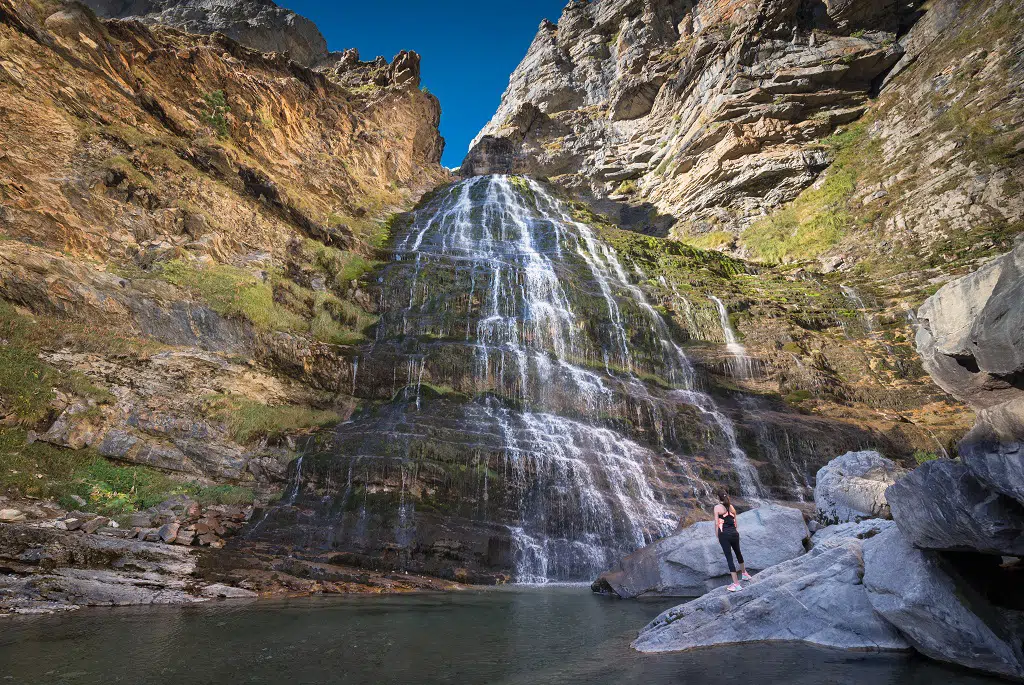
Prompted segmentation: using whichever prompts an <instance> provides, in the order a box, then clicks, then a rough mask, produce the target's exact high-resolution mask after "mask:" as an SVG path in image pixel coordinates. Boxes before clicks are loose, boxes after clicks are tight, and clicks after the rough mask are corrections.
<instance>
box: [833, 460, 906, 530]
mask: <svg viewBox="0 0 1024 685" xmlns="http://www.w3.org/2000/svg"><path fill="white" fill-rule="evenodd" d="M905 473H906V470H905V469H903V468H901V467H899V466H897V465H896V464H895V463H894V462H893V461H891V460H889V459H886V458H885V457H883V456H882V455H880V454H879V453H878V452H873V451H864V452H847V453H846V454H844V455H842V456H841V457H836V458H835V459H833V460H832V461H830V462H829V463H828V464H826V465H825V466H823V467H822V468H821V469H819V470H818V475H817V478H816V479H815V485H814V505H815V507H816V508H817V516H818V519H819V520H820V521H821V522H822V523H824V524H826V525H831V524H835V523H848V522H851V521H853V522H857V521H861V520H863V519H870V518H890V514H889V505H888V504H887V503H886V500H885V489H886V488H888V487H889V486H890V485H892V484H893V483H895V482H896V480H897V479H899V478H900V477H901V476H903V475H904V474H905Z"/></svg>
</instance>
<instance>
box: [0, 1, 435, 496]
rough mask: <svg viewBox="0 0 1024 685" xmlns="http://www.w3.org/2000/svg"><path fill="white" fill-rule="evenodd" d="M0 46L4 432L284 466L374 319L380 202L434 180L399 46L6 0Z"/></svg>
mask: <svg viewBox="0 0 1024 685" xmlns="http://www.w3.org/2000/svg"><path fill="white" fill-rule="evenodd" d="M261 11H262V10H261ZM211 16H213V15H211ZM0 46H2V50H0V150H2V152H0V235H2V237H3V239H2V240H0V298H2V299H3V302H0V323H2V327H3V333H2V337H3V338H4V341H5V344H6V345H8V348H6V349H5V355H7V356H5V357H4V364H5V369H6V371H5V372H4V373H3V374H0V376H2V378H0V415H2V417H3V419H4V428H3V429H2V431H3V432H4V435H3V437H4V441H3V442H4V445H5V446H4V448H3V449H4V451H5V454H6V451H7V449H8V448H9V447H11V445H15V444H16V443H19V441H21V438H23V437H24V436H25V434H26V433H25V431H34V433H33V432H29V433H28V437H29V439H32V436H33V435H37V436H39V439H40V440H42V441H46V442H48V443H50V444H55V445H59V446H67V447H72V448H74V449H76V450H85V452H83V453H87V454H91V455H95V454H99V455H103V456H107V457H111V458H115V459H119V460H121V461H122V462H128V463H134V464H143V465H148V466H155V467H158V468H159V469H161V470H163V471H165V472H171V473H177V474H179V475H181V476H182V477H186V478H191V479H199V480H200V481H204V482H208V481H210V480H214V481H218V482H230V483H236V484H237V483H249V484H254V483H256V484H260V483H266V482H268V481H272V480H274V479H279V478H281V477H282V476H283V474H284V469H285V466H286V465H287V463H288V461H289V459H290V458H292V457H293V456H294V453H293V452H292V449H291V448H292V447H293V443H291V442H290V440H291V437H290V436H293V435H296V434H301V433H303V432H305V431H307V430H308V429H309V428H311V427H314V426H318V425H322V424H325V423H331V422H333V421H337V420H338V419H339V417H343V416H345V415H346V414H347V413H348V412H350V411H351V409H352V406H353V403H352V401H351V399H350V398H349V397H348V396H347V394H345V392H344V390H347V389H349V388H348V387H345V388H341V387H340V386H339V385H338V384H339V380H338V378H339V368H345V369H347V368H348V367H349V366H350V362H349V361H348V359H347V357H346V354H347V353H346V350H347V349H348V348H347V347H346V345H350V344H353V343H356V342H359V341H360V340H362V339H363V331H364V330H365V329H366V328H367V326H369V325H371V324H372V322H373V321H374V318H375V314H374V310H375V307H376V303H374V302H373V301H372V300H370V299H369V298H368V297H367V295H366V294H365V285H363V284H362V280H363V279H364V278H365V276H366V273H367V272H368V271H369V270H370V269H371V268H372V267H373V266H374V265H375V264H376V259H377V257H378V256H379V253H378V250H379V248H380V246H381V245H383V243H384V242H385V241H386V239H387V233H388V228H387V222H386V219H387V218H388V216H389V215H390V214H391V213H393V212H395V211H401V210H403V209H405V208H407V207H409V206H411V205H412V204H414V203H415V201H416V200H417V199H418V197H419V196H420V195H421V194H422V193H423V192H424V191H425V190H426V189H429V188H431V187H433V186H434V185H436V184H437V183H439V182H441V181H443V180H445V179H446V178H447V172H445V171H444V170H443V169H442V168H441V166H440V165H439V160H440V156H441V151H442V148H443V140H442V139H441V137H440V136H439V134H438V130H437V124H438V120H439V115H440V108H439V105H438V102H437V100H436V99H435V98H434V97H433V96H430V95H428V94H425V93H423V92H421V91H420V90H419V89H418V87H417V86H418V79H419V58H418V56H416V55H415V54H414V53H402V54H401V55H399V57H398V58H396V59H395V61H394V62H393V63H391V64H388V63H386V62H383V61H380V62H371V63H362V62H359V60H358V56H357V55H355V54H354V53H347V57H346V59H345V60H343V61H342V62H340V63H339V64H337V65H335V66H334V67H332V69H331V70H330V72H329V73H320V72H316V71H312V70H310V69H308V68H306V67H303V66H301V65H299V64H297V63H295V62H293V61H290V60H288V59H287V58H286V57H284V56H283V55H280V54H262V53H260V52H255V51H253V50H251V49H249V48H246V47H243V46H242V45H240V44H239V43H237V42H235V41H234V40H231V39H230V38H226V37H224V36H220V35H218V36H214V37H202V36H195V35H189V34H185V33H182V32H180V31H178V30H176V29H171V28H166V27H162V26H157V25H153V26H147V25H144V24H141V23H139V22H135V21H117V20H113V21H101V20H98V19H97V18H96V17H95V16H94V15H93V14H92V13H91V12H90V11H89V10H88V9H86V8H84V7H83V6H81V5H78V4H76V3H70V4H58V3H32V4H28V3H15V2H10V1H9V0H3V1H2V2H0ZM313 359H316V360H317V363H315V364H314V363H313V361H312V360H313ZM70 378H76V379H78V380H80V381H82V383H81V384H78V385H76V384H75V383H73V382H71V381H68V380H67V379H70ZM39 379H42V380H39ZM59 379H65V380H59ZM19 436H20V437H19ZM8 443H10V444H8ZM11 449H17V448H16V447H11ZM5 485H6V483H5ZM36 485H37V486H38V487H36V490H38V492H36V494H46V493H45V491H46V488H45V487H43V485H44V484H43V483H38V484H36ZM29 494H31V493H29Z"/></svg>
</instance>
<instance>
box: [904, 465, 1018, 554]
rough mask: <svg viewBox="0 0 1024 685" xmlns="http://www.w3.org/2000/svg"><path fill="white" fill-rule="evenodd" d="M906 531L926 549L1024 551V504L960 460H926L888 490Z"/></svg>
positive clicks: (984, 551) (916, 543)
mask: <svg viewBox="0 0 1024 685" xmlns="http://www.w3.org/2000/svg"><path fill="white" fill-rule="evenodd" d="M886 497H887V498H888V500H889V506H890V507H891V509H892V515H893V518H894V519H895V520H896V523H897V524H898V525H899V528H900V530H901V531H903V534H904V535H906V536H907V538H908V539H909V540H910V541H911V542H912V543H913V544H914V545H915V546H917V547H920V548H923V549H934V550H945V551H963V552H982V553H985V554H995V555H1008V556H1024V506H1022V505H1021V503H1020V502H1018V501H1017V500H1015V499H1012V498H1010V497H1007V496H1005V495H1002V494H1000V493H998V492H995V491H993V490H989V489H988V488H986V487H985V486H984V485H983V484H982V483H981V481H979V480H978V479H977V478H975V477H974V474H972V473H971V471H970V469H969V468H968V467H967V466H966V465H964V464H963V463H961V462H959V461H952V460H950V459H936V460H935V461H930V462H927V463H925V464H922V465H921V466H919V467H918V468H916V469H915V470H913V471H911V472H910V473H909V474H908V475H907V476H905V477H904V478H902V479H901V480H900V481H899V482H897V483H896V484H895V485H893V486H892V487H890V488H889V489H888V490H887V491H886Z"/></svg>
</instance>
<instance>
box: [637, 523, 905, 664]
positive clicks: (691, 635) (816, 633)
mask: <svg viewBox="0 0 1024 685" xmlns="http://www.w3.org/2000/svg"><path fill="white" fill-rule="evenodd" d="M864 544H865V543H864V542H863V541H861V540H858V539H856V538H844V539H841V540H837V541H835V542H834V543H829V544H823V545H818V546H816V547H815V548H814V549H812V550H811V551H810V552H808V553H807V554H805V555H804V556H801V557H798V558H796V559H791V560H789V561H785V562H783V563H781V564H778V565H777V566H773V567H772V568H770V569H768V570H766V571H762V572H761V573H758V574H757V575H756V576H755V577H754V580H753V581H752V582H750V583H748V584H747V585H746V586H745V587H744V588H743V590H742V591H740V592H737V593H730V592H728V591H727V590H726V588H719V589H717V590H714V591H712V592H710V593H708V594H706V595H704V596H703V597H701V598H699V599H695V600H693V601H691V602H688V603H686V604H682V605H680V606H677V607H674V608H672V609H669V610H668V611H665V612H663V613H662V614H661V615H659V616H658V617H657V618H656V619H654V620H653V621H651V622H650V623H649V624H648V625H647V627H645V628H644V629H643V630H641V631H640V635H639V636H638V637H637V639H636V640H634V641H633V648H634V649H636V650H638V651H641V652H676V651H684V650H689V649H695V648H698V647H709V646H712V645H726V644H736V643H743V642H773V641H779V642H793V641H799V642H806V643H809V644H814V645H821V646H823V647H835V648H839V649H856V650H870V651H886V650H905V649H908V647H909V645H908V644H907V642H906V641H905V640H904V639H903V638H902V637H901V636H900V635H899V633H898V632H897V631H896V629H895V628H893V627H892V626H891V625H890V624H889V623H888V622H886V621H885V620H884V619H882V618H881V617H880V616H879V615H878V614H877V613H876V612H875V611H874V609H873V608H872V606H871V603H870V602H869V601H868V596H867V592H866V591H865V588H864V585H863V583H862V582H861V577H862V575H863V573H864V562H863V557H862V553H863V545H864Z"/></svg>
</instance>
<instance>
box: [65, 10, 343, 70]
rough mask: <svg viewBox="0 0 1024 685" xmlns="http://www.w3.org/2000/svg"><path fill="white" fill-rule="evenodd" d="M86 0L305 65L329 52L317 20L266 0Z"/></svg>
mask: <svg viewBox="0 0 1024 685" xmlns="http://www.w3.org/2000/svg"><path fill="white" fill-rule="evenodd" d="M85 4H86V5H88V6H89V7H90V8H92V10H93V11H94V12H96V14H98V15H99V16H101V17H104V18H109V19H138V20H140V21H142V22H144V23H146V24H161V25H164V26H173V27H175V28H179V29H181V30H182V31H186V32H188V33H198V34H210V33H223V34H224V35H226V36H228V37H229V38H232V39H234V40H236V41H238V42H239V43H241V44H242V45H246V46H248V47H251V48H254V49H256V50H259V51H261V52H287V53H288V55H289V56H290V57H291V58H292V59H294V60H295V61H296V62H299V63H300V64H304V65H306V66H313V65H315V64H317V63H318V62H320V61H322V60H324V59H326V58H327V56H328V52H327V41H326V40H325V39H324V37H323V35H321V33H320V30H319V29H318V28H317V27H316V24H314V23H313V22H311V21H310V20H309V19H306V18H305V17H303V16H300V15H298V14H296V13H295V12H292V11H290V10H286V9H284V8H282V7H278V6H277V5H276V4H274V3H273V2H271V1H270V0H257V1H256V2H239V1H238V0H190V1H186V2H182V1H181V0H134V1H133V0H88V1H87V2H86V3H85Z"/></svg>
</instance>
